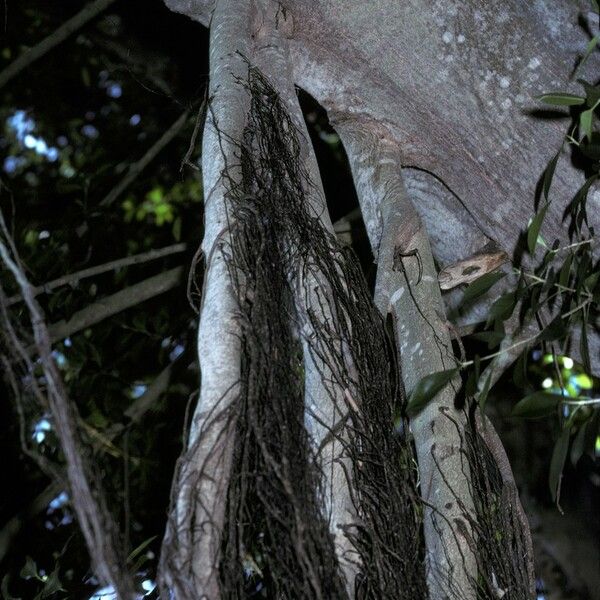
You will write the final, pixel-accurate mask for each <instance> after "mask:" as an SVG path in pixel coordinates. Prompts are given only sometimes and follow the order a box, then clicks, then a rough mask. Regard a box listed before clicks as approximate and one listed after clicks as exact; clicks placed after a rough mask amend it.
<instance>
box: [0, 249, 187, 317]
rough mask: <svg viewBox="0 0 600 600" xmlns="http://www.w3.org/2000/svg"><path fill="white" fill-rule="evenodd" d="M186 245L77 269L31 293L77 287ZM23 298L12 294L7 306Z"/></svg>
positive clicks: (160, 256) (174, 252) (175, 252)
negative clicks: (68, 286) (97, 276)
mask: <svg viewBox="0 0 600 600" xmlns="http://www.w3.org/2000/svg"><path fill="white" fill-rule="evenodd" d="M186 247H187V246H186V244H184V243H183V242H182V243H179V244H173V245H172V246H166V247H165V248H160V249H159V250H149V251H148V252H142V253H141V254H134V255H133V256H126V257H125V258H119V259H117V260H113V261H111V262H107V263H104V264H101V265H97V266H95V267H89V268H88V269H83V270H82V271H77V273H70V274H68V275H63V276H62V277H58V278H57V279H53V280H52V281H49V282H47V283H43V284H42V285H38V286H36V287H34V288H32V292H31V293H32V294H33V296H34V297H35V296H38V295H39V294H42V293H49V292H50V291H52V290H54V289H56V288H59V287H62V286H63V285H71V286H73V287H75V286H76V285H77V284H78V283H79V282H80V281H81V280H82V279H87V278H88V277H94V276H95V275H101V274H102V273H106V272H108V271H116V270H117V269H122V268H123V267H129V266H131V265H139V264H140V263H145V262H149V261H152V260H156V259H157V258H163V257H165V256H170V255H171V254H178V253H180V252H183V251H184V250H185V249H186ZM22 300H23V297H22V296H21V295H19V294H17V295H15V296H11V297H10V298H8V300H7V306H12V305H13V304H16V303H17V302H21V301H22Z"/></svg>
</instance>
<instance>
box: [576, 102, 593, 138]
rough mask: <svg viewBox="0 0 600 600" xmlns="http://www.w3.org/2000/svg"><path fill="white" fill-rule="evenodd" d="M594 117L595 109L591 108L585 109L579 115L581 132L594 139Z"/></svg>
mask: <svg viewBox="0 0 600 600" xmlns="http://www.w3.org/2000/svg"><path fill="white" fill-rule="evenodd" d="M593 118H594V109H593V108H589V109H588V110H584V111H583V112H582V113H581V114H580V115H579V129H580V130H581V133H583V135H584V136H585V137H586V138H587V139H588V140H591V139H592V121H593Z"/></svg>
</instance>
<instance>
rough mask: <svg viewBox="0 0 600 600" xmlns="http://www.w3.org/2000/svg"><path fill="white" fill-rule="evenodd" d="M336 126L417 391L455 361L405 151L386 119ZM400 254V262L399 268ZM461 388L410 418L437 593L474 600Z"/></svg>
mask: <svg viewBox="0 0 600 600" xmlns="http://www.w3.org/2000/svg"><path fill="white" fill-rule="evenodd" d="M335 126H336V129H337V131H338V133H339V134H340V137H341V139H342V142H343V143H344V147H345V149H346V152H347V154H348V158H349V160H350V166H351V168H352V174H353V178H354V181H355V184H356V186H357V192H358V197H359V200H360V203H361V209H362V211H363V214H368V215H371V216H372V218H370V219H368V220H366V221H367V222H366V225H367V233H368V234H369V238H370V241H371V246H372V247H373V251H374V253H376V255H377V264H378V269H377V282H376V287H375V303H376V305H377V306H378V308H379V310H380V311H381V313H382V314H383V315H384V317H385V316H386V315H387V314H389V313H391V314H392V315H393V317H394V329H395V334H396V343H397V345H398V347H399V352H400V357H401V366H402V377H403V379H404V384H405V388H406V392H407V394H410V392H411V391H412V389H413V388H414V386H415V385H416V384H417V382H418V381H419V380H420V379H421V378H422V377H424V376H426V375H429V374H431V373H433V372H435V371H441V370H444V369H449V368H452V367H454V366H455V362H454V357H453V353H452V345H451V340H450V333H449V330H448V327H447V326H446V324H445V321H446V319H445V316H444V305H443V301H442V297H441V292H440V288H439V285H438V281H437V272H436V269H435V266H434V262H433V256H432V254H431V249H430V246H429V241H428V237H427V234H426V232H425V229H424V228H423V226H422V224H421V221H420V219H419V217H418V215H417V213H416V211H415V209H414V208H413V206H412V204H411V202H410V200H409V199H408V197H407V195H406V192H405V190H404V186H403V183H402V179H401V175H400V153H399V151H398V149H397V148H396V146H395V145H394V144H392V143H390V142H387V141H386V140H385V137H386V136H385V131H381V126H379V128H378V126H377V125H376V124H373V125H372V126H371V124H370V123H368V124H364V123H359V122H356V121H350V120H344V121H342V122H340V123H336V124H335ZM398 258H399V262H400V263H401V264H400V265H398V267H399V268H398V270H395V269H394V263H395V262H397V260H398ZM420 263H421V264H420ZM421 271H422V272H421ZM455 387H456V384H455V382H454V383H451V384H449V385H447V386H446V387H445V388H444V389H442V390H441V391H440V392H439V393H438V394H437V395H436V397H435V398H434V399H433V400H431V401H430V403H429V404H428V405H427V407H426V408H425V409H424V410H423V411H422V412H421V413H420V414H419V415H417V416H415V417H414V418H413V419H412V423H411V430H412V432H413V435H414V438H415V444H416V449H417V457H418V462H419V472H420V479H421V495H422V497H423V500H424V504H425V507H426V508H425V522H424V531H425V541H426V547H427V557H426V559H427V564H428V583H429V591H430V595H431V597H432V598H443V597H446V594H447V593H448V589H449V586H450V585H451V586H452V588H456V589H458V590H460V591H461V594H462V595H461V597H463V598H469V599H471V598H475V595H476V594H475V589H474V584H473V582H474V581H476V580H477V565H476V560H475V556H474V554H473V551H472V548H471V545H470V538H471V535H472V534H471V533H470V531H471V528H470V525H469V518H468V516H469V515H472V513H473V502H472V498H471V491H470V486H469V479H468V469H467V466H466V464H464V463H465V461H464V460H463V457H462V454H461V447H462V438H461V434H460V431H459V429H458V428H457V427H456V425H455V424H456V423H459V424H464V422H465V418H464V415H463V414H462V413H460V412H458V411H456V410H455V409H454V396H455V393H456V392H455ZM446 415H448V416H446ZM449 417H450V418H449ZM457 498H460V500H461V502H457V501H456V499H457ZM457 531H458V532H464V534H460V533H459V534H457V533H456V532H457Z"/></svg>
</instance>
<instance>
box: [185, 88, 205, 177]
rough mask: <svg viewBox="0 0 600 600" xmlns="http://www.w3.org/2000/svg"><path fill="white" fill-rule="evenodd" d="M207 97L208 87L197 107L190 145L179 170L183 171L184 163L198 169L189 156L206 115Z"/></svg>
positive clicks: (194, 146)
mask: <svg viewBox="0 0 600 600" xmlns="http://www.w3.org/2000/svg"><path fill="white" fill-rule="evenodd" d="M207 98H208V89H207V90H206V91H205V94H204V100H202V104H201V105H200V108H199V109H198V114H197V115H196V122H195V123H194V131H193V132H192V137H191V139H190V145H189V147H188V149H187V152H186V153H185V156H184V157H183V160H182V161H181V166H180V167H179V172H181V171H183V167H185V166H186V165H187V166H188V167H191V168H192V169H194V170H195V171H200V168H199V167H198V165H195V164H194V163H193V162H192V161H191V160H190V158H192V154H193V153H194V149H195V148H196V139H197V137H198V133H199V132H200V128H201V126H202V124H203V123H204V119H205V117H206V103H207Z"/></svg>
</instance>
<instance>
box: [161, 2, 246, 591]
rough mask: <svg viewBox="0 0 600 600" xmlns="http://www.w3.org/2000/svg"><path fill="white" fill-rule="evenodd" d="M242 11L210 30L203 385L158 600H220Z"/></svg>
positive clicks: (175, 493) (242, 95)
mask: <svg viewBox="0 0 600 600" xmlns="http://www.w3.org/2000/svg"><path fill="white" fill-rule="evenodd" d="M249 4H250V3H248V2H241V3H240V2H239V1H238V0H222V1H220V2H218V5H217V7H216V9H215V12H214V15H213V21H212V26H211V31H210V53H209V56H210V87H209V97H210V98H211V101H210V107H209V114H208V117H207V119H206V122H205V127H204V134H203V140H202V141H203V144H202V175H203V182H204V189H205V191H206V194H205V213H204V219H205V229H204V239H203V242H202V249H203V252H204V256H206V257H207V260H206V269H205V274H204V285H203V298H202V306H201V309H200V327H199V332H198V355H199V362H200V369H201V372H202V380H201V386H200V397H199V400H198V404H197V406H196V409H195V413H194V416H193V419H192V425H191V431H190V435H189V443H188V447H187V449H186V450H185V451H184V452H183V454H182V456H181V457H180V459H179V461H178V465H177V469H176V472H175V477H174V481H173V489H172V496H171V509H170V517H169V521H168V523H167V528H166V532H165V537H164V539H163V546H162V551H161V559H160V565H159V582H160V586H161V596H162V595H164V596H165V597H166V598H168V597H169V596H173V597H177V598H200V597H203V598H210V600H218V599H219V597H220V585H219V567H218V565H219V560H220V555H221V534H222V531H223V527H224V523H225V509H226V505H227V490H228V487H229V480H230V477H231V462H232V454H233V446H234V439H235V423H236V411H237V408H238V406H237V402H236V401H237V400H238V392H239V381H240V360H241V346H240V344H241V340H240V337H241V334H240V331H241V328H240V323H239V321H238V319H237V315H238V314H239V309H238V303H237V298H236V296H235V292H234V290H233V287H232V285H231V277H230V273H229V270H228V267H227V264H226V261H225V257H224V248H223V246H224V245H226V244H227V241H228V240H229V236H230V227H231V223H230V217H229V214H228V211H227V205H226V198H227V194H228V188H229V186H230V185H235V183H236V182H239V181H241V178H242V173H241V169H240V167H239V159H238V153H237V143H238V140H239V138H240V136H241V135H242V132H243V130H244V127H245V124H246V119H247V114H248V110H249V106H250V97H249V94H248V92H247V90H246V89H245V88H244V86H243V82H244V81H245V80H246V79H247V69H248V65H247V63H246V62H245V60H244V59H243V58H242V57H244V56H250V42H249V40H250V31H249V27H250V24H251V22H252V19H251V16H252V13H251V10H250V7H249Z"/></svg>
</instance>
